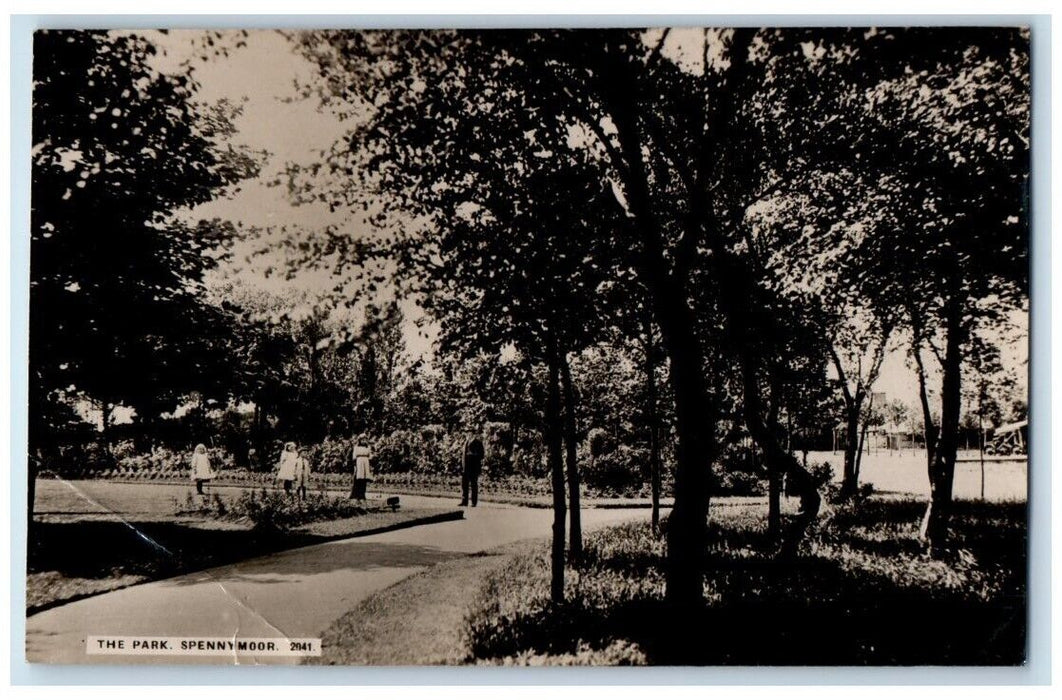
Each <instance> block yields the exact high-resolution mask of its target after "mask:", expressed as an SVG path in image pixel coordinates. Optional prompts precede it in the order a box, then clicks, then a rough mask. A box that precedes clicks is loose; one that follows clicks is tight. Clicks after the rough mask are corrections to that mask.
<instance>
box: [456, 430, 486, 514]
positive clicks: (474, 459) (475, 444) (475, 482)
mask: <svg viewBox="0 0 1062 700" xmlns="http://www.w3.org/2000/svg"><path fill="white" fill-rule="evenodd" d="M483 453H484V450H483V442H482V441H481V440H480V439H479V438H478V437H476V436H474V435H473V436H472V437H471V438H469V439H468V440H466V441H465V447H464V450H463V454H462V456H461V505H463V506H467V505H468V504H469V501H468V498H469V495H471V497H472V506H473V507H475V505H476V501H478V500H479V472H480V470H481V469H482V468H483Z"/></svg>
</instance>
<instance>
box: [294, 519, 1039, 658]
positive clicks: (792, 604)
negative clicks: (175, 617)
mask: <svg viewBox="0 0 1062 700" xmlns="http://www.w3.org/2000/svg"><path fill="white" fill-rule="evenodd" d="M922 509H923V505H922V504H921V503H920V502H916V501H913V500H900V499H872V500H870V501H867V502H865V503H864V504H862V506H861V507H860V508H858V509H851V508H847V507H846V508H833V507H831V508H830V509H828V511H827V512H826V513H825V514H824V517H823V518H822V520H821V521H820V523H819V525H818V526H817V529H816V531H815V532H814V533H813V534H812V536H811V538H810V539H809V541H808V543H807V546H806V547H805V549H804V550H803V551H802V552H801V554H800V555H799V556H798V557H797V558H796V559H795V560H790V561H781V560H778V559H775V558H774V557H772V556H771V555H770V554H769V553H768V552H769V551H770V550H771V548H770V547H769V546H768V543H767V541H766V535H765V531H764V512H763V507H762V506H760V505H753V504H749V505H744V506H738V507H728V508H716V509H714V510H713V514H712V522H711V542H712V545H711V549H710V551H709V552H708V553H707V566H708V570H709V574H708V577H707V580H706V584H705V596H706V598H707V600H708V604H707V606H706V607H705V609H704V610H703V611H701V612H699V613H697V614H693V615H691V614H690V613H689V612H688V611H687V612H685V613H683V615H682V617H681V618H679V619H678V620H676V619H675V618H674V617H673V616H672V615H671V614H670V613H669V611H668V609H667V607H666V606H665V604H664V602H663V590H664V578H663V570H662V563H663V555H664V542H663V539H662V537H659V536H656V535H653V533H652V532H651V531H650V529H649V527H648V526H647V525H643V524H631V525H622V526H618V527H612V528H608V529H606V530H602V531H599V532H597V533H594V534H592V535H590V536H589V537H588V540H587V552H586V557H585V560H584V562H583V564H582V565H581V566H579V567H578V568H569V569H568V571H567V576H566V581H567V591H566V593H567V602H566V603H565V604H564V605H561V606H554V605H552V604H551V603H550V602H549V551H548V543H546V542H543V541H539V542H535V543H530V544H528V543H524V544H521V545H513V546H511V547H508V548H505V549H502V550H498V551H495V552H491V553H489V554H487V555H483V556H479V557H472V558H466V559H461V560H457V561H452V562H446V563H443V564H440V565H437V566H435V567H433V568H432V569H430V570H428V571H426V572H423V573H422V574H420V575H418V576H415V577H413V578H411V579H407V580H405V581H402V582H400V583H398V584H396V585H395V586H393V587H391V588H389V589H387V590H385V591H382V592H381V593H379V594H377V595H376V596H373V597H372V598H370V599H368V600H366V601H364V602H363V603H362V604H361V605H359V606H358V607H357V608H355V609H354V610H352V611H351V612H350V613H348V614H347V615H345V616H344V617H343V618H341V619H340V620H338V621H337V622H336V623H335V624H334V625H333V626H332V627H331V628H330V629H329V630H328V631H327V632H326V634H325V645H324V649H325V651H324V656H322V657H321V658H320V659H318V660H315V661H312V662H311V663H324V664H400V665H404V664H450V663H479V664H506V665H508V664H516V665H539V664H542V665H568V664H595V665H617V664H662V665H671V664H712V665H715V664H731V665H746V664H747V665H758V664H772V665H797V664H799V665H818V664H822V665H925V664H942V665H962V664H969V665H992V664H996V665H1010V664H1019V663H1021V662H1022V661H1023V659H1024V653H1025V652H1024V648H1025V613H1026V600H1025V550H1026V536H1025V533H1026V527H1025V504H1024V503H989V504H984V503H974V502H962V503H959V504H958V505H957V513H956V516H955V519H954V532H953V535H954V538H953V540H954V542H953V544H954V546H953V547H952V549H951V552H950V554H949V555H948V556H947V557H946V558H944V559H942V560H929V559H926V558H924V557H923V556H922V554H921V547H920V543H919V541H918V537H917V530H918V524H919V518H920V516H921V513H922Z"/></svg>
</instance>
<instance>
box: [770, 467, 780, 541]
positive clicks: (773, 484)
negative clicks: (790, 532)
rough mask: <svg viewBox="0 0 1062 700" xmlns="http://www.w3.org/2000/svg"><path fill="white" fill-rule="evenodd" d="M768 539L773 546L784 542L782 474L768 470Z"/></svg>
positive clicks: (775, 470)
mask: <svg viewBox="0 0 1062 700" xmlns="http://www.w3.org/2000/svg"><path fill="white" fill-rule="evenodd" d="M767 537H768V538H769V539H770V541H771V543H772V544H778V543H780V542H781V540H782V472H781V471H779V470H778V469H770V468H768V469H767Z"/></svg>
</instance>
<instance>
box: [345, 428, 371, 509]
mask: <svg viewBox="0 0 1062 700" xmlns="http://www.w3.org/2000/svg"><path fill="white" fill-rule="evenodd" d="M371 456H372V450H370V449H369V445H368V443H367V441H366V440H365V438H364V437H359V438H358V439H357V441H356V442H355V444H354V487H353V488H352V489H351V491H350V497H351V498H354V499H357V500H359V501H364V500H365V498H366V492H367V491H368V489H369V481H370V480H371V479H372V466H371V465H370V464H369V458H370V457H371Z"/></svg>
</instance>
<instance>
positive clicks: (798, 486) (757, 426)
mask: <svg viewBox="0 0 1062 700" xmlns="http://www.w3.org/2000/svg"><path fill="white" fill-rule="evenodd" d="M754 363H755V358H754V357H753V356H752V355H751V353H750V352H749V351H748V349H747V348H746V349H744V350H743V351H742V353H741V365H742V366H741V373H742V389H743V391H742V398H743V399H744V401H743V403H744V408H745V424H746V425H747V426H748V429H749V434H750V435H751V436H752V439H753V440H754V441H755V442H756V444H757V445H759V447H760V449H761V450H763V458H764V461H765V462H766V465H767V469H768V470H769V471H771V472H775V473H777V474H778V475H781V474H785V475H786V488H787V490H788V492H789V493H791V494H793V495H796V496H798V497H799V498H800V511H799V512H798V513H797V515H796V517H795V518H793V521H792V523H791V525H790V527H789V530H788V532H786V533H785V534H784V536H783V538H782V545H781V549H780V550H779V554H780V555H782V556H792V555H794V554H796V552H797V548H798V547H799V546H800V542H801V540H803V538H804V533H805V532H806V530H807V528H808V526H809V525H811V523H813V522H815V519H816V518H817V517H818V515H819V506H820V505H821V504H822V498H821V496H819V492H818V489H817V488H816V486H815V480H814V479H813V478H812V476H811V474H810V473H809V472H808V471H807V470H805V469H804V468H803V467H802V466H801V465H800V462H799V461H797V459H796V457H794V456H793V455H792V454H791V453H789V452H787V451H786V450H785V449H783V447H782V445H781V443H780V442H779V440H778V439H777V437H776V436H775V435H774V434H773V433H772V430H771V427H770V426H768V425H766V424H765V423H764V421H763V418H762V417H761V416H762V399H761V397H760V389H759V383H758V382H757V372H756V365H755V364H754Z"/></svg>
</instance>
